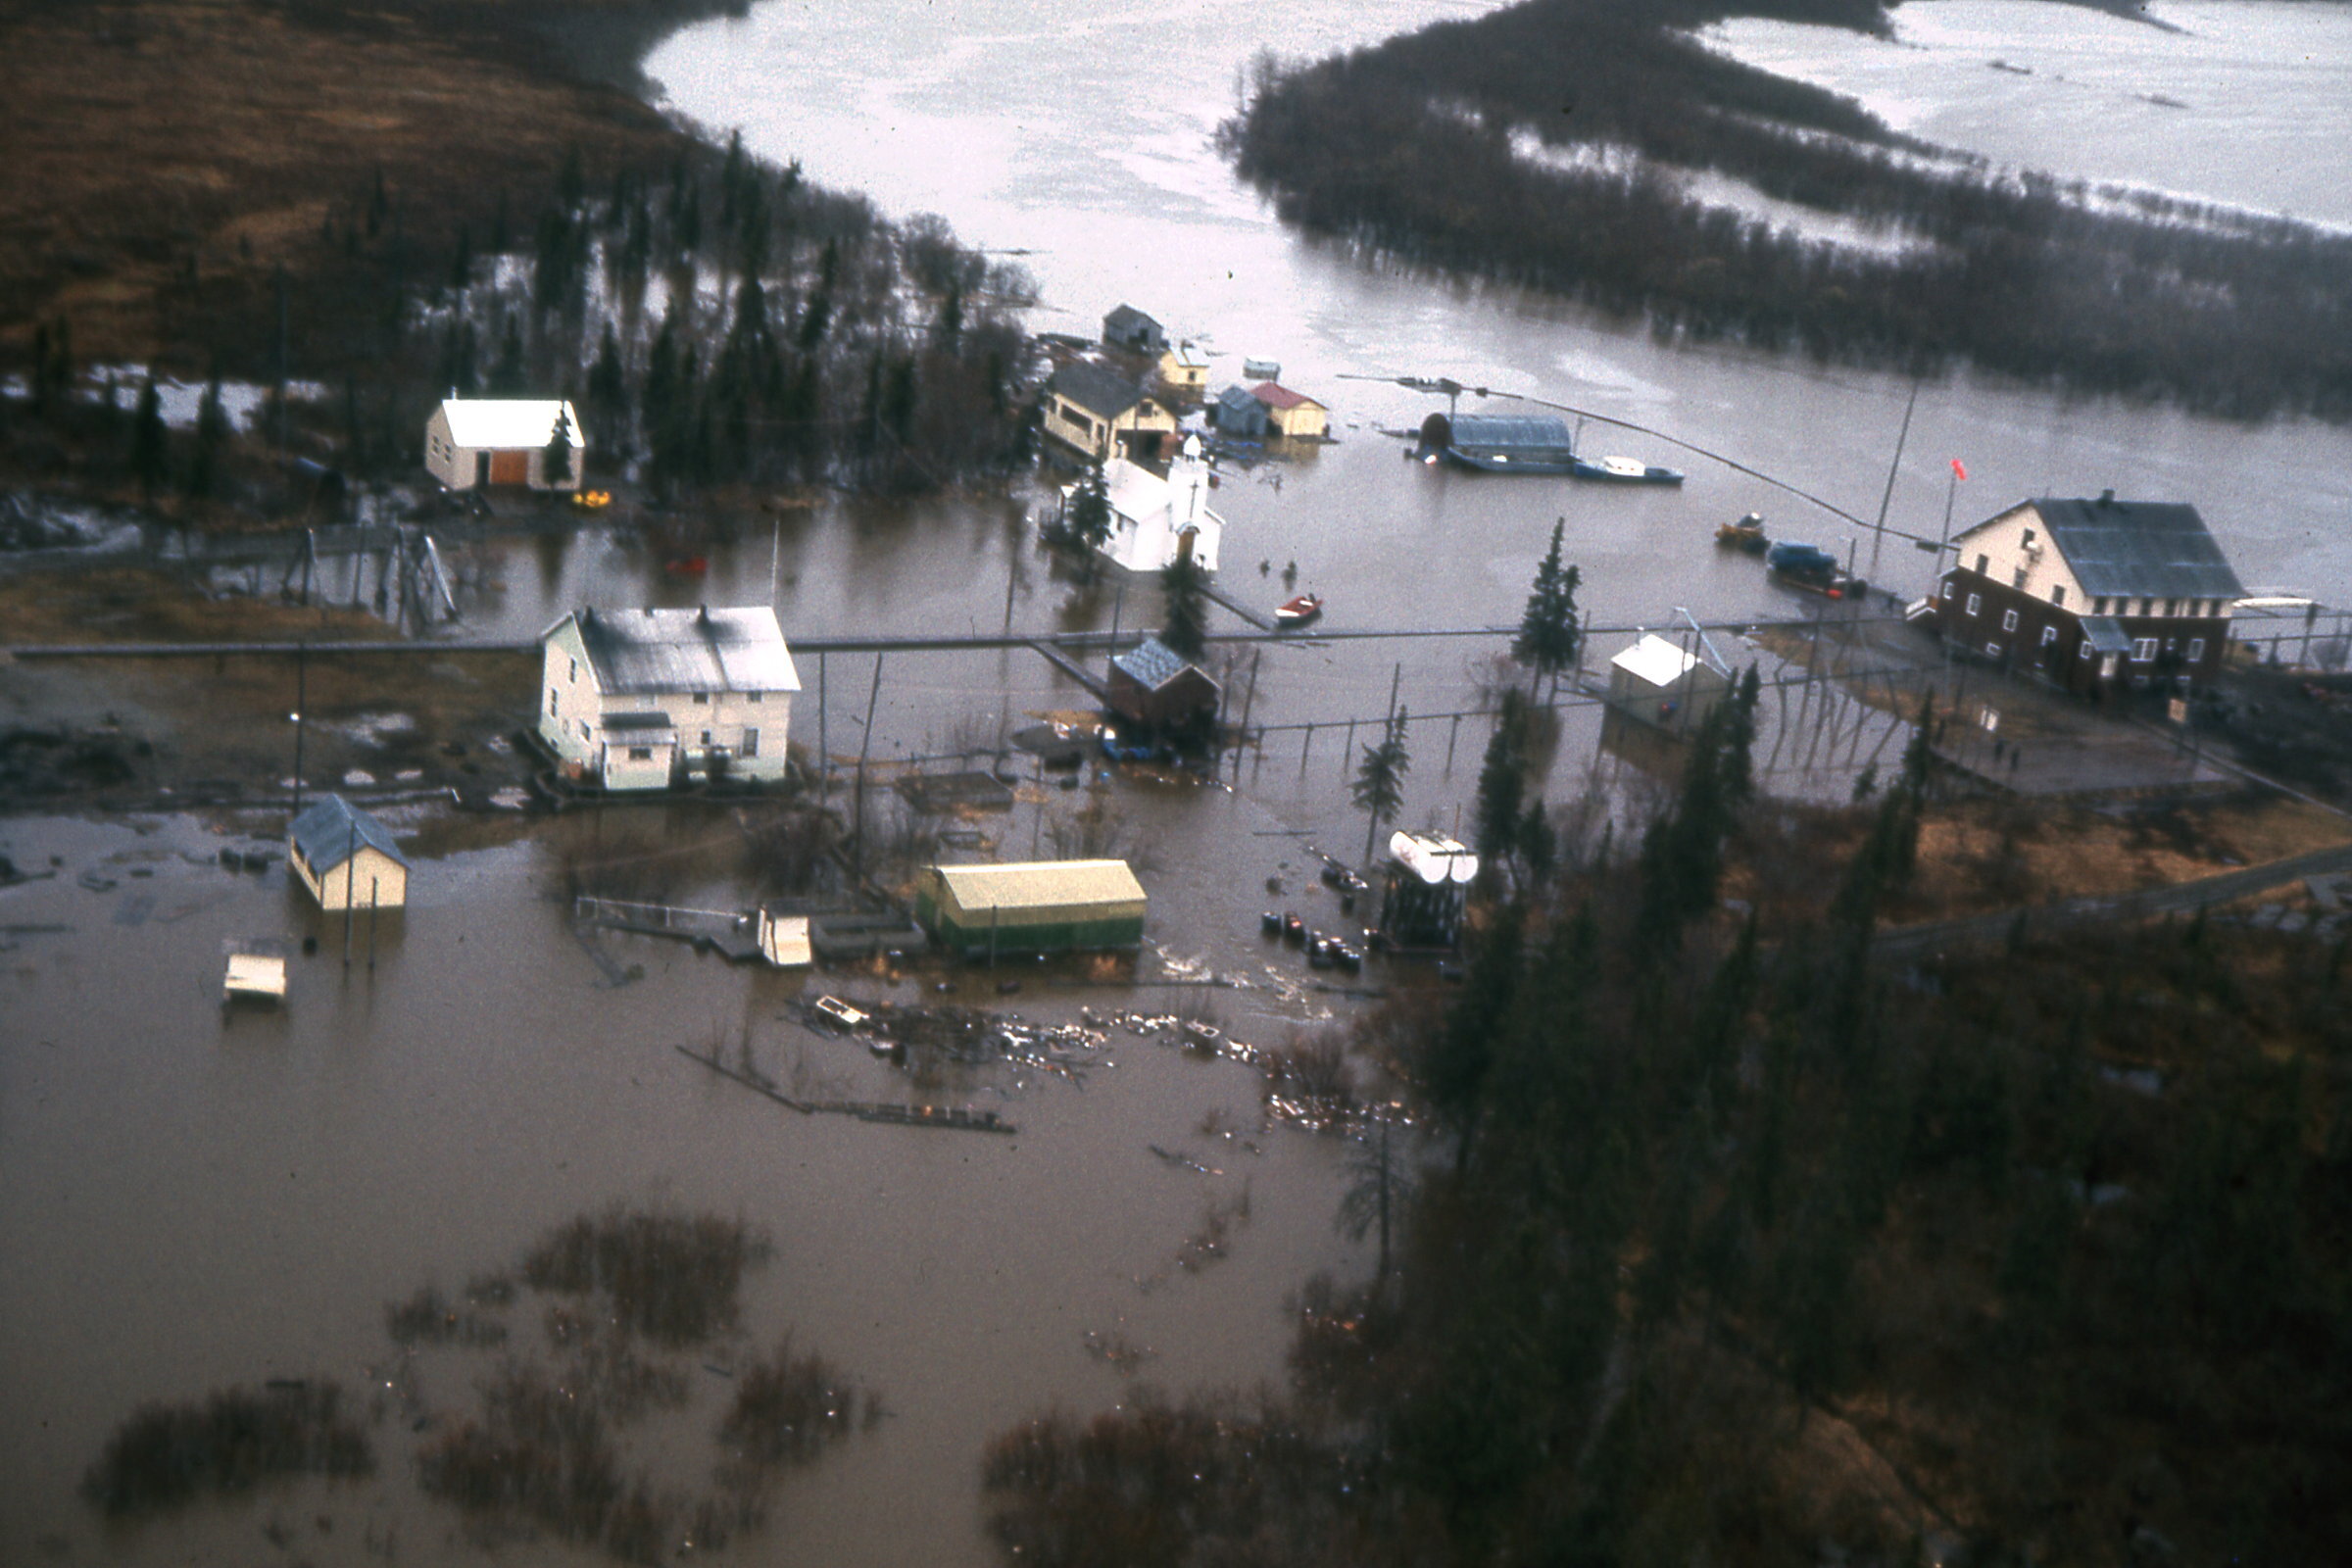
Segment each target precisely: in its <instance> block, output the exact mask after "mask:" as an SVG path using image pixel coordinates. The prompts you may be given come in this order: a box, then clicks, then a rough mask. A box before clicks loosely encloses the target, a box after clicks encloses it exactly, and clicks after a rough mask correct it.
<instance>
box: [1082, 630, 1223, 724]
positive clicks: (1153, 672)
mask: <svg viewBox="0 0 2352 1568" xmlns="http://www.w3.org/2000/svg"><path fill="white" fill-rule="evenodd" d="M1224 696H1225V689H1224V688H1223V687H1221V686H1219V685H1218V684H1217V683H1216V681H1215V680H1213V679H1212V678H1210V676H1209V674H1208V672H1207V671H1206V670H1204V669H1202V668H1201V666H1200V665H1198V664H1195V663H1193V662H1190V661H1188V660H1186V659H1184V658H1183V657H1182V656H1181V655H1179V654H1178V653H1177V652H1176V650H1174V649H1173V648H1170V647H1169V646H1168V645H1167V644H1166V643H1163V642H1161V641H1160V640H1159V639H1158V638H1156V637H1147V638H1145V639H1144V641H1143V642H1142V643H1141V644H1140V645H1138V646H1137V647H1135V648H1131V649H1129V650H1128V651H1127V652H1126V653H1123V654H1120V655H1119V656H1118V657H1116V658H1115V659H1113V660H1111V662H1110V686H1109V692H1108V695H1107V699H1106V700H1107V702H1108V704H1109V706H1110V711H1112V712H1114V713H1116V714H1118V715H1119V716H1120V717H1121V718H1126V719H1131V720H1133V721H1134V722H1136V723H1138V724H1143V725H1146V726H1148V727H1150V728H1152V729H1154V730H1159V731H1163V732H1164V731H1168V730H1184V729H1191V728H1195V727H1197V726H1201V725H1205V724H1211V723H1214V722H1215V721H1216V716H1217V705H1218V704H1219V703H1220V702H1222V701H1223V700H1224Z"/></svg>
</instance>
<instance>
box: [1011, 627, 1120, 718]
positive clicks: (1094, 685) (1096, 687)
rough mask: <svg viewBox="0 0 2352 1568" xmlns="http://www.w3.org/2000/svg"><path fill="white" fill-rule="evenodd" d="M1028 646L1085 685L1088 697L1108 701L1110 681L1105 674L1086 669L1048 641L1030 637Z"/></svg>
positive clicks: (1101, 701) (1065, 673)
mask: <svg viewBox="0 0 2352 1568" xmlns="http://www.w3.org/2000/svg"><path fill="white" fill-rule="evenodd" d="M1029 646H1030V647H1032V648H1034V649H1036V650H1037V651H1038V653H1039V654H1040V655H1042V656H1043V657H1044V659H1045V661H1046V662H1047V663H1049V664H1052V665H1053V666H1054V668H1055V669H1057V670H1059V671H1061V672H1062V673H1063V674H1064V675H1067V676H1069V677H1070V679H1072V680H1074V681H1076V682H1077V683H1078V684H1079V685H1081V686H1083V687H1085V688H1086V694H1087V695H1088V696H1089V697H1092V698H1093V699H1094V700H1095V701H1096V702H1098V703H1107V702H1109V701H1110V681H1109V678H1108V677H1107V676H1103V675H1098V674H1096V673H1095V672H1094V671H1092V670H1090V669H1088V668H1087V667H1086V666H1085V665H1083V664H1081V663H1079V662H1078V661H1076V660H1075V659H1072V658H1071V657H1070V656H1069V655H1067V654H1065V653H1063V652H1062V651H1061V650H1060V649H1058V648H1056V647H1054V645H1053V644H1052V643H1050V642H1046V641H1044V640H1043V639H1040V638H1031V639H1030V640H1029Z"/></svg>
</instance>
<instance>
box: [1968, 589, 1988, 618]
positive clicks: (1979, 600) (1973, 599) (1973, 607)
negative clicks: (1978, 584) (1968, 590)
mask: <svg viewBox="0 0 2352 1568" xmlns="http://www.w3.org/2000/svg"><path fill="white" fill-rule="evenodd" d="M1984 602H1985V596H1984V595H1983V594H1970V595H1969V596H1968V613H1970V614H1971V615H1974V614H1975V613H1977V607H1978V606H1979V605H1981V604H1983V603H1984Z"/></svg>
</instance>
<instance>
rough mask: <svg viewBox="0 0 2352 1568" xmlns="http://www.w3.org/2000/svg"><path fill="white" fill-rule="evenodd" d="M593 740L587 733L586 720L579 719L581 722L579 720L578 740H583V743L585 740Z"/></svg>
mask: <svg viewBox="0 0 2352 1568" xmlns="http://www.w3.org/2000/svg"><path fill="white" fill-rule="evenodd" d="M594 738H595V737H594V736H592V735H590V734H589V733H588V721H587V720H586V719H584V718H583V719H581V720H580V739H582V740H584V741H585V740H593V739H594Z"/></svg>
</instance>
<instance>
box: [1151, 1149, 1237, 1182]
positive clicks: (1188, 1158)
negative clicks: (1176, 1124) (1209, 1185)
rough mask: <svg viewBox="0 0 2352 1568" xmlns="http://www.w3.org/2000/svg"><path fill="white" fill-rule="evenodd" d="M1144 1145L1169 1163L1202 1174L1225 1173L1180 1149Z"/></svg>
mask: <svg viewBox="0 0 2352 1568" xmlns="http://www.w3.org/2000/svg"><path fill="white" fill-rule="evenodd" d="M1144 1147H1145V1148H1147V1149H1149V1150H1151V1151H1152V1153H1154V1154H1156V1155H1158V1156H1159V1157H1160V1158H1161V1159H1162V1160H1164V1161H1165V1162H1167V1163H1168V1164H1170V1165H1177V1166H1181V1167H1183V1168H1184V1169H1186V1170H1190V1171H1198V1172H1199V1173H1200V1174H1201V1175H1203V1176H1222V1175H1224V1174H1225V1173H1224V1172H1223V1171H1221V1170H1216V1169H1213V1168H1211V1167H1210V1166H1207V1165H1203V1164H1201V1161H1199V1160H1197V1159H1195V1158H1194V1157H1193V1156H1192V1155H1190V1154H1187V1153H1185V1152H1182V1151H1180V1150H1174V1149H1162V1148H1160V1147H1159V1146H1158V1145H1157V1144H1146V1145H1145V1146H1144Z"/></svg>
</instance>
